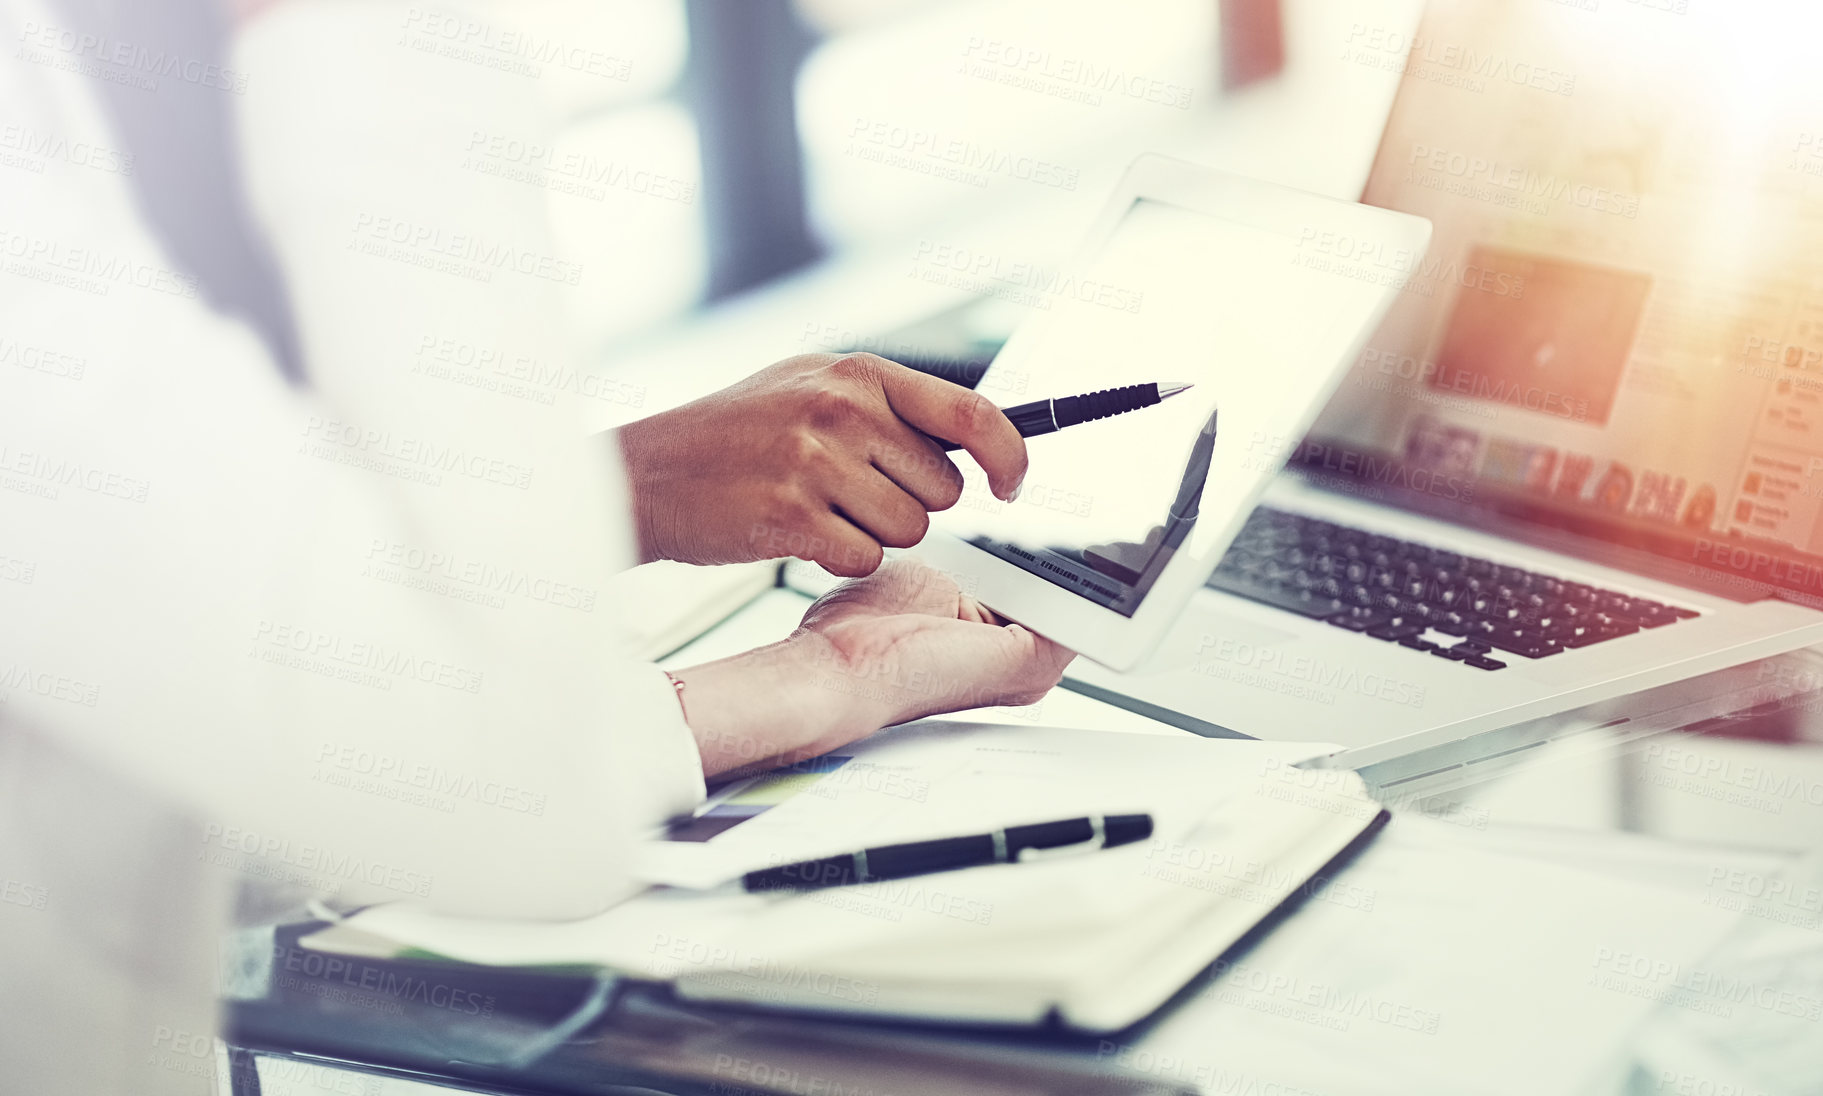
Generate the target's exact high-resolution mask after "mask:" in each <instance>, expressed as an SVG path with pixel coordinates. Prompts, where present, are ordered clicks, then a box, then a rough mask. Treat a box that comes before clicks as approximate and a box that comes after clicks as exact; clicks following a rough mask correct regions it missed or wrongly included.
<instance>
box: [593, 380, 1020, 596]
mask: <svg viewBox="0 0 1823 1096" xmlns="http://www.w3.org/2000/svg"><path fill="white" fill-rule="evenodd" d="M618 433H619V442H620V449H621V455H622V457H623V459H624V461H625V464H626V469H627V475H628V480H629V482H630V484H631V487H632V494H633V511H634V518H635V525H636V527H637V529H638V533H639V542H640V544H639V547H640V555H641V558H643V559H646V560H653V559H674V560H681V561H684V562H687V563H736V562H744V561H747V560H757V559H776V558H781V557H785V556H795V557H797V558H799V559H806V560H810V561H812V562H815V563H818V564H821V565H822V566H823V567H824V568H825V569H826V570H828V571H830V572H831V573H832V574H837V575H844V576H850V577H853V576H860V575H866V574H871V573H872V572H873V571H874V569H875V568H877V567H878V566H879V565H880V561H881V559H882V558H883V556H882V552H883V549H885V548H887V547H893V548H909V547H911V546H912V545H914V544H917V543H918V542H919V541H920V540H922V539H924V534H925V531H926V530H927V529H928V528H929V526H930V518H929V516H928V514H929V512H930V511H935V510H945V509H948V508H949V507H951V506H954V505H955V504H956V502H957V500H958V499H960V498H961V497H962V473H961V472H960V471H959V470H958V469H957V468H956V466H955V465H954V464H953V463H951V461H950V458H949V457H948V456H947V455H945V452H944V446H943V444H942V442H939V441H937V440H933V439H943V441H944V442H950V443H954V444H953V445H951V446H950V448H960V449H966V450H967V451H968V453H969V455H970V456H971V457H973V458H974V459H975V461H976V462H977V463H978V464H980V465H981V467H982V469H983V470H984V471H986V472H987V476H988V483H989V485H990V486H991V487H992V489H993V491H994V494H995V495H997V496H999V497H1000V498H1002V499H1008V498H1011V497H1012V496H1013V495H1015V494H1016V493H1017V492H1018V489H1019V485H1020V482H1021V481H1022V480H1023V479H1024V478H1025V471H1026V452H1025V441H1024V439H1023V438H1021V436H1020V431H1019V430H1018V429H1017V428H1016V427H1015V426H1014V424H1013V423H1012V422H1010V421H1009V420H1008V419H1007V417H1006V415H1004V414H1002V413H1001V411H1000V409H999V408H997V407H995V406H994V404H993V402H992V401H990V400H989V399H988V398H987V397H985V396H983V395H981V394H980V393H978V392H973V391H971V390H969V389H967V388H963V387H962V386H960V385H957V384H952V383H951V382H949V381H946V380H943V379H941V378H938V377H933V376H931V375H929V374H926V373H920V372H918V371H916V370H913V369H908V368H906V367H905V366H902V365H899V364H897V363H895V362H890V361H887V360H886V359H885V358H881V357H877V356H875V355H873V354H843V355H837V354H801V355H799V356H797V357H794V358H787V359H785V360H784V361H782V362H779V363H778V364H776V365H773V366H769V367H768V368H766V369H763V370H761V371H760V372H758V373H756V374H754V375H753V376H751V377H749V378H747V379H746V380H744V381H742V382H740V383H739V384H736V385H733V386H731V387H729V388H726V389H723V390H722V391H720V392H716V393H714V394H712V395H709V396H706V397H704V398H703V399H700V400H697V401H696V402H694V403H689V404H685V405H684V406H682V407H679V408H677V409H675V410H672V411H666V412H663V413H661V414H658V415H653V416H651V417H650V418H646V419H642V420H640V421H639V422H635V423H631V424H629V425H627V426H624V427H622V428H621V429H620V431H619V432H618Z"/></svg>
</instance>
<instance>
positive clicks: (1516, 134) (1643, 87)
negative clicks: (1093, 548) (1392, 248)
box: [1288, 0, 1823, 597]
mask: <svg viewBox="0 0 1823 1096" xmlns="http://www.w3.org/2000/svg"><path fill="white" fill-rule="evenodd" d="M1813 7H1816V6H1815V5H1798V4H1781V3H1773V2H1771V0H1731V2H1730V3H1728V4H1701V5H1699V4H1696V3H1689V4H1686V3H1685V0H1627V2H1624V3H1623V2H1617V0H1608V2H1604V3H1601V4H1595V3H1585V2H1579V0H1558V2H1545V0H1531V2H1519V0H1432V2H1431V3H1430V4H1429V6H1428V8H1427V10H1426V13H1425V17H1424V19H1423V21H1422V24H1421V26H1420V28H1419V29H1418V31H1417V32H1416V33H1415V34H1413V35H1402V34H1400V33H1399V32H1397V31H1395V30H1390V29H1387V28H1382V27H1376V26H1373V25H1372V24H1371V23H1367V22H1362V23H1356V24H1355V25H1354V26H1353V27H1352V28H1351V30H1350V35H1349V37H1350V41H1349V42H1348V43H1347V44H1346V46H1345V48H1344V50H1343V52H1342V53H1341V60H1340V62H1339V63H1343V64H1349V63H1356V64H1362V65H1368V66H1377V67H1384V68H1401V66H1402V71H1403V76H1402V78H1401V84H1400V88H1399V92H1398V95H1397V98H1396V100H1395V102H1394V105H1393V109H1392V113H1391V116H1390V118H1389V120H1388V122H1387V126H1386V130H1385V133H1384V135H1383V137H1382V139H1381V144H1380V147H1379V151H1378V153H1377V155H1376V158H1375V162H1374V165H1373V169H1372V172H1371V174H1370V176H1369V180H1368V183H1367V187H1366V191H1365V193H1364V195H1363V200H1364V201H1366V202H1368V203H1369V204H1372V205H1379V206H1384V207H1387V208H1391V209H1397V210H1403V211H1406V212H1411V213H1416V214H1419V215H1421V216H1424V217H1427V218H1429V219H1430V220H1431V221H1432V223H1433V224H1434V226H1435V235H1434V237H1433V241H1432V244H1431V249H1430V251H1429V253H1428V254H1427V255H1426V256H1425V257H1424V258H1423V259H1422V260H1419V261H1412V260H1410V259H1409V258H1408V257H1403V256H1392V255H1381V254H1376V253H1374V252H1373V251H1372V250H1371V249H1367V248H1358V247H1351V246H1350V244H1349V242H1348V241H1345V240H1344V241H1338V242H1337V244H1336V246H1335V248H1334V253H1333V254H1331V255H1329V256H1328V259H1329V261H1330V262H1331V264H1333V265H1335V266H1337V267H1339V268H1343V269H1354V270H1357V271H1358V273H1359V276H1361V277H1382V278H1393V279H1397V280H1398V281H1399V282H1400V284H1401V292H1400V293H1399V299H1398V300H1397V302H1396V303H1395V304H1394V306H1393V309H1392V311H1391V313H1390V314H1389V315H1388V318H1387V320H1386V321H1385V323H1384V324H1383V325H1382V326H1381V328H1380V330H1379V331H1378V332H1377V334H1376V335H1375V336H1374V337H1373V338H1372V339H1370V340H1369V342H1368V347H1367V349H1366V350H1365V351H1364V352H1363V353H1362V355H1361V357H1360V359H1359V360H1358V361H1357V362H1356V363H1355V365H1354V367H1353V368H1352V370H1351V371H1350V374H1349V376H1348V377H1347V379H1346V380H1345V381H1344V382H1343V385H1342V387H1341V388H1340V389H1339V390H1338V392H1337V395H1336V396H1335V397H1334V399H1333V400H1332V401H1331V402H1330V404H1329V405H1328V407H1327V408H1326V410H1325V411H1324V413H1323V415H1322V416H1321V417H1320V418H1319V419H1318V422H1317V425H1316V426H1315V428H1314V429H1313V431H1312V432H1311V434H1310V436H1309V437H1308V438H1306V439H1305V441H1304V442H1303V443H1302V444H1301V445H1300V446H1298V448H1297V450H1296V452H1294V453H1292V454H1288V455H1289V456H1290V457H1291V458H1292V461H1293V463H1294V464H1298V465H1303V466H1305V467H1309V468H1316V469H1328V470H1330V471H1331V472H1335V473H1338V474H1343V475H1347V476H1350V477H1353V478H1356V479H1361V478H1366V479H1370V480H1377V481H1378V483H1377V484H1376V487H1377V489H1376V490H1375V491H1374V494H1376V495H1379V496H1381V497H1384V498H1386V499H1388V500H1389V501H1399V502H1407V503H1415V504H1419V505H1420V506H1421V508H1428V509H1437V508H1438V507H1437V506H1436V505H1434V504H1436V503H1442V504H1444V506H1443V508H1444V509H1445V510H1448V511H1451V512H1452V513H1453V516H1456V517H1458V518H1461V517H1473V516H1475V515H1476V514H1479V513H1485V512H1487V511H1490V510H1497V511H1500V512H1501V513H1502V514H1503V515H1504V516H1505V517H1507V518H1510V519H1512V520H1516V521H1518V522H1521V523H1533V524H1537V525H1543V526H1551V527H1555V528H1558V529H1567V530H1571V531H1573V532H1576V533H1579V534H1583V535H1584V536H1593V537H1595V538H1596V539H1597V540H1598V541H1600V542H1603V543H1606V544H1609V545H1614V546H1624V547H1628V548H1635V549H1645V550H1648V551H1650V552H1653V553H1655V554H1657V555H1659V556H1661V557H1669V558H1670V559H1671V560H1673V561H1675V562H1676V563H1677V564H1678V565H1679V566H1680V567H1681V568H1682V569H1684V570H1686V571H1689V572H1690V573H1692V574H1693V575H1695V574H1701V575H1703V576H1706V577H1708V578H1709V579H1711V580H1715V579H1717V578H1719V579H1720V580H1721V581H1723V582H1725V583H1729V584H1732V585H1735V586H1738V587H1740V588H1742V591H1743V593H1748V592H1751V590H1764V589H1766V588H1768V587H1773V588H1779V589H1783V590H1787V591H1792V592H1794V593H1798V594H1800V595H1808V596H1809V597H1823V558H1817V557H1820V556H1823V108H1820V106H1819V104H1823V67H1819V66H1817V65H1815V64H1813V63H1811V61H1810V60H1809V59H1808V58H1807V56H1806V54H1807V53H1808V52H1809V51H1811V50H1813V49H1814V44H1815V43H1816V42H1818V41H1820V40H1823V35H1820V34H1819V33H1818V32H1819V31H1823V15H1820V14H1819V13H1818V12H1816V11H1812V10H1810V9H1812V8H1813ZM1585 543H1586V542H1585Z"/></svg>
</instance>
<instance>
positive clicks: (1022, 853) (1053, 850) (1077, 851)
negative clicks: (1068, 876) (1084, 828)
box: [1016, 837, 1102, 864]
mask: <svg viewBox="0 0 1823 1096" xmlns="http://www.w3.org/2000/svg"><path fill="white" fill-rule="evenodd" d="M1101 847H1102V845H1101V842H1100V841H1099V840H1098V839H1096V838H1093V837H1091V838H1088V839H1087V840H1085V841H1074V842H1071V843H1070V844H1068V845H1052V846H1050V847H1049V848H1039V847H1038V846H1036V845H1029V846H1027V847H1025V848H1023V849H1020V850H1019V855H1018V857H1017V858H1016V862H1017V863H1020V864H1030V863H1032V862H1033V861H1036V860H1060V859H1062V858H1063V857H1066V856H1078V855H1081V854H1082V853H1085V852H1095V851H1096V850H1098V849H1100V848H1101Z"/></svg>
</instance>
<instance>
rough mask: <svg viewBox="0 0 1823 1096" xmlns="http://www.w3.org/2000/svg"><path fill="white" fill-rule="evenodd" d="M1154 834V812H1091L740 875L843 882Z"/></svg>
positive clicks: (762, 880) (795, 883)
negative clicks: (1084, 814) (1080, 815)
mask: <svg viewBox="0 0 1823 1096" xmlns="http://www.w3.org/2000/svg"><path fill="white" fill-rule="evenodd" d="M1150 836H1152V816H1151V815H1149V814H1110V815H1099V814H1092V815H1089V816H1088V817H1086V818H1066V819H1064V820H1062V821H1060V822H1039V823H1037V824H1035V825H1031V826H1008V827H1007V828H1006V829H1004V830H995V831H993V832H992V833H981V834H972V835H970V836H968V837H944V838H939V839H938V840H935V841H911V842H907V843H906V844H903V845H880V846H878V847H876V848H871V849H861V850H859V851H858V852H850V853H842V854H841V855H839V856H825V857H822V858H820V859H817V860H801V861H799V862H797V863H795V864H781V865H779V866H778V867H776V868H762V869H761V870H759V871H750V872H748V873H747V874H746V875H743V876H741V886H742V887H744V888H746V889H747V890H750V891H766V890H815V889H817V888H820V887H840V886H846V885H848V884H850V883H871V882H874V881H875V880H880V879H903V878H905V877H906V876H908V875H926V874H929V873H930V872H937V871H951V870H953V869H956V868H972V867H975V866H976V865H978V864H1009V863H1018V862H1020V861H1025V860H1031V859H1034V858H1036V857H1038V856H1044V855H1050V854H1053V853H1063V852H1066V851H1067V852H1079V851H1080V852H1093V851H1095V850H1097V849H1111V848H1113V847H1114V846H1116V845H1130V844H1132V843H1133V842H1135V841H1144V840H1145V839H1146V838H1148V837H1150Z"/></svg>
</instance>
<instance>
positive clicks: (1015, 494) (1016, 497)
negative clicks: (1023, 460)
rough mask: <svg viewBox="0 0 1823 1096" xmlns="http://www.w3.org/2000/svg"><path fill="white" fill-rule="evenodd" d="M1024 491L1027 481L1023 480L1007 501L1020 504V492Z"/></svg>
mask: <svg viewBox="0 0 1823 1096" xmlns="http://www.w3.org/2000/svg"><path fill="white" fill-rule="evenodd" d="M1023 490H1025V481H1024V480H1021V481H1020V483H1019V486H1017V487H1015V488H1013V491H1012V493H1011V494H1009V495H1007V497H1006V500H1007V501H1008V502H1018V501H1019V492H1021V491H1023Z"/></svg>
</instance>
